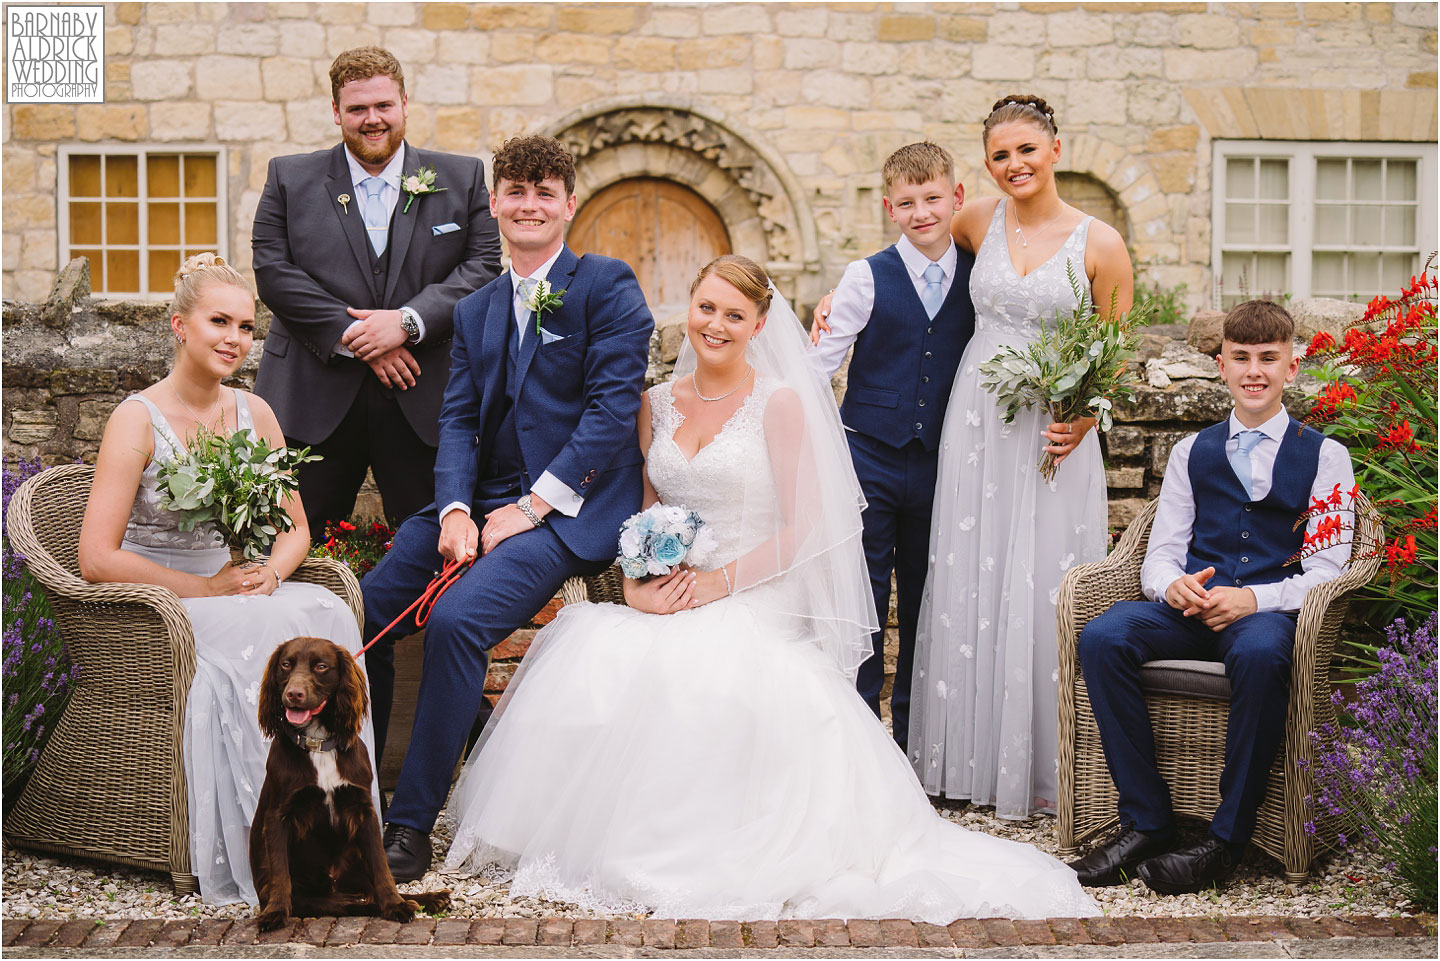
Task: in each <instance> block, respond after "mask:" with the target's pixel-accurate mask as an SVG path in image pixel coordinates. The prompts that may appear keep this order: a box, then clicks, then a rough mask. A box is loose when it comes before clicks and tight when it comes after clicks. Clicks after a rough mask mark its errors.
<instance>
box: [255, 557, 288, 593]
mask: <svg viewBox="0 0 1440 961" xmlns="http://www.w3.org/2000/svg"><path fill="white" fill-rule="evenodd" d="M260 566H261V567H268V568H270V573H271V574H274V575H275V589H276V590H277V591H278V590H279V589H280V585H281V584H283V583H285V582H284V581H283V580H282V579H281V578H280V572H279V571H277V570H276V569H275V567H274V566H273V565H272V564H271V563H270V562H269V561H266V562H265V563H264V564H261V565H260Z"/></svg>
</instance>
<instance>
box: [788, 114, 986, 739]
mask: <svg viewBox="0 0 1440 961" xmlns="http://www.w3.org/2000/svg"><path fill="white" fill-rule="evenodd" d="M883 177H884V182H885V196H884V204H885V212H886V213H887V214H889V215H890V219H891V220H893V221H894V222H895V223H896V224H898V225H899V226H900V233H901V237H900V239H899V241H897V242H896V243H895V244H894V246H891V247H887V248H885V249H884V250H882V251H880V252H879V253H878V254H875V255H874V256H871V257H867V258H865V259H864V260H857V261H854V262H852V263H851V264H850V265H849V266H848V267H846V268H845V276H844V277H843V278H841V280H840V284H839V286H837V287H836V288H835V295H834V298H833V300H832V301H831V305H830V314H829V317H828V318H826V319H824V320H822V319H819V317H818V315H817V323H816V325H815V327H814V329H813V330H812V331H811V336H812V339H813V340H814V341H815V344H816V348H815V350H814V351H813V352H812V355H811V356H812V359H813V360H814V362H815V363H816V365H817V367H818V368H819V369H820V370H821V371H822V372H823V374H824V376H825V377H826V378H827V379H828V378H830V377H833V376H835V372H836V371H837V370H839V369H840V364H841V362H842V361H843V360H844V359H845V352H846V351H847V350H849V349H850V345H851V344H854V345H855V354H854V356H853V357H852V358H851V360H850V370H849V374H848V380H847V386H846V388H845V401H844V403H843V404H841V405H840V418H841V420H842V421H844V423H845V426H846V428H848V430H847V431H846V436H847V437H848V438H849V441H850V457H851V460H853V461H854V464H855V473H856V475H857V476H858V477H859V478H860V488H861V490H862V491H864V493H865V501H866V504H867V506H866V508H865V512H864V514H862V515H861V521H862V523H863V525H864V544H865V562H866V564H867V565H868V566H869V569H870V586H871V589H872V590H873V591H874V592H875V614H876V617H877V618H878V619H879V622H880V625H881V627H880V629H879V630H878V631H876V632H875V634H874V636H873V638H872V643H873V645H874V651H875V655H874V656H873V657H871V658H869V659H867V660H866V661H865V662H864V663H863V664H861V665H860V673H859V676H858V677H857V678H856V681H855V684H856V687H857V689H858V690H859V692H860V695H861V696H862V697H863V698H865V702H866V703H867V704H869V705H870V709H871V710H872V711H874V712H875V715H876V716H877V717H878V716H879V715H880V688H881V686H882V685H883V684H884V681H885V656H884V655H885V628H884V625H885V624H886V622H887V621H888V620H889V616H890V573H891V571H894V572H895V585H896V591H897V594H898V598H897V603H896V609H897V613H898V615H899V621H900V656H899V661H898V663H897V664H896V667H895V686H894V688H893V690H892V692H891V695H890V718H891V722H892V726H893V730H894V734H895V741H896V743H898V744H899V745H900V747H901V748H902V749H904V748H905V746H906V737H907V735H908V734H909V731H910V673H911V668H912V667H913V665H914V662H915V624H916V621H917V620H918V618H919V615H920V595H921V592H922V591H923V590H924V588H925V573H926V567H927V564H926V558H927V557H928V556H929V550H930V511H931V508H932V507H933V505H934V501H935V472H936V468H937V466H938V463H939V460H938V452H939V447H940V427H941V425H942V424H943V423H944V421H945V405H946V404H947V403H948V402H949V400H950V385H951V383H952V382H954V380H955V371H956V369H957V368H958V367H959V366H960V357H961V355H962V354H964V352H965V345H966V344H968V343H969V342H970V335H971V334H972V333H974V331H975V309H974V307H973V306H972V305H971V303H970V268H971V267H972V266H973V265H974V263H975V258H974V257H973V256H971V255H970V254H968V253H966V252H965V251H963V250H961V249H960V248H959V247H956V246H955V243H954V241H952V240H951V239H950V218H951V216H952V215H953V214H954V213H955V211H957V210H959V209H960V205H961V204H962V203H963V202H964V200H965V188H964V186H963V185H961V184H958V183H956V181H955V161H954V160H953V159H952V158H951V156H950V154H949V153H948V152H947V151H946V150H945V149H944V148H943V147H939V146H937V145H936V144H933V143H912V144H909V145H907V146H904V147H901V148H900V149H899V150H897V151H895V152H894V153H893V154H891V155H890V156H889V157H888V158H887V159H886V161H885V166H884V168H883Z"/></svg>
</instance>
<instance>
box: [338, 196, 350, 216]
mask: <svg viewBox="0 0 1440 961" xmlns="http://www.w3.org/2000/svg"><path fill="white" fill-rule="evenodd" d="M335 202H336V203H338V204H339V205H340V206H342V207H344V208H345V213H346V214H349V213H350V195H349V194H341V195H340V196H338V197H336V198H335Z"/></svg>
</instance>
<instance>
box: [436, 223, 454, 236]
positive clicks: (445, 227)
mask: <svg viewBox="0 0 1440 961" xmlns="http://www.w3.org/2000/svg"><path fill="white" fill-rule="evenodd" d="M459 229H460V225H459V224H436V225H435V226H433V227H431V228H430V236H432V237H439V236H440V235H441V234H453V233H454V232H455V231H457V230H459Z"/></svg>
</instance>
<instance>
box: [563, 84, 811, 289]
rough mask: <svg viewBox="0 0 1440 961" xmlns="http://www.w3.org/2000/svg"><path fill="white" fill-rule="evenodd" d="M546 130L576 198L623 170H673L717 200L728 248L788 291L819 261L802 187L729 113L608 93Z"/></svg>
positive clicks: (632, 173) (673, 175)
mask: <svg viewBox="0 0 1440 961" xmlns="http://www.w3.org/2000/svg"><path fill="white" fill-rule="evenodd" d="M550 132H551V133H552V134H553V135H554V136H555V137H557V138H558V139H560V140H561V141H562V142H563V143H564V144H565V145H566V146H567V147H569V149H570V151H571V153H572V154H573V155H574V157H575V168H576V180H575V193H576V196H577V197H578V199H579V201H580V204H581V205H582V206H583V205H584V203H585V201H586V200H588V199H589V198H590V197H591V196H593V195H594V194H595V193H596V192H597V191H600V190H602V189H604V188H605V187H608V186H609V185H611V184H613V183H617V182H619V181H621V180H627V179H630V178H635V177H658V178H662V179H665V180H673V181H675V182H677V183H681V184H684V185H686V186H688V187H689V188H691V189H692V190H694V191H695V192H696V193H698V194H699V195H700V196H701V197H703V198H704V199H705V200H706V201H707V202H708V203H709V204H710V205H711V206H713V207H714V208H715V210H716V212H718V213H719V214H720V216H721V218H723V219H724V221H725V227H726V229H727V230H728V231H729V233H730V241H731V246H732V249H733V250H735V251H736V252H737V253H742V254H745V255H746V256H749V257H753V258H755V259H756V260H758V261H760V262H761V263H762V264H764V265H765V267H766V269H767V270H768V271H769V272H770V274H771V276H772V277H773V278H774V279H775V283H776V286H777V287H779V288H780V290H781V292H782V293H784V294H785V295H786V296H787V297H789V298H790V299H792V300H793V299H794V298H795V294H796V282H797V280H798V279H799V277H800V276H801V275H802V274H805V273H806V272H814V271H818V269H819V266H820V249H819V244H818V241H817V239H816V233H815V221H814V217H813V215H812V214H811V211H810V206H809V204H808V203H807V202H806V199H805V194H804V191H803V190H801V189H800V185H799V183H798V182H797V181H796V180H795V178H794V177H793V176H792V175H791V174H790V172H789V171H788V169H787V168H786V166H785V163H784V161H783V160H782V159H781V157H780V155H779V154H778V153H775V152H774V151H772V150H769V149H768V148H766V147H765V146H764V145H763V144H761V143H760V141H759V138H758V137H757V136H756V135H754V134H751V133H749V132H748V131H745V130H744V129H743V128H742V127H740V125H738V124H736V123H734V122H733V121H730V120H722V119H720V118H719V117H716V116H714V115H713V114H711V113H709V112H708V111H705V110H704V109H703V108H699V107H696V106H694V105H691V104H656V103H654V102H651V103H648V104H644V105H640V104H635V103H634V102H633V101H628V100H626V101H609V102H602V103H599V104H594V105H591V106H590V107H588V108H586V109H585V110H584V111H582V112H578V113H576V114H572V115H570V116H567V117H564V118H562V119H561V120H560V121H559V122H557V123H555V124H553V125H552V127H551V131H550Z"/></svg>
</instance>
